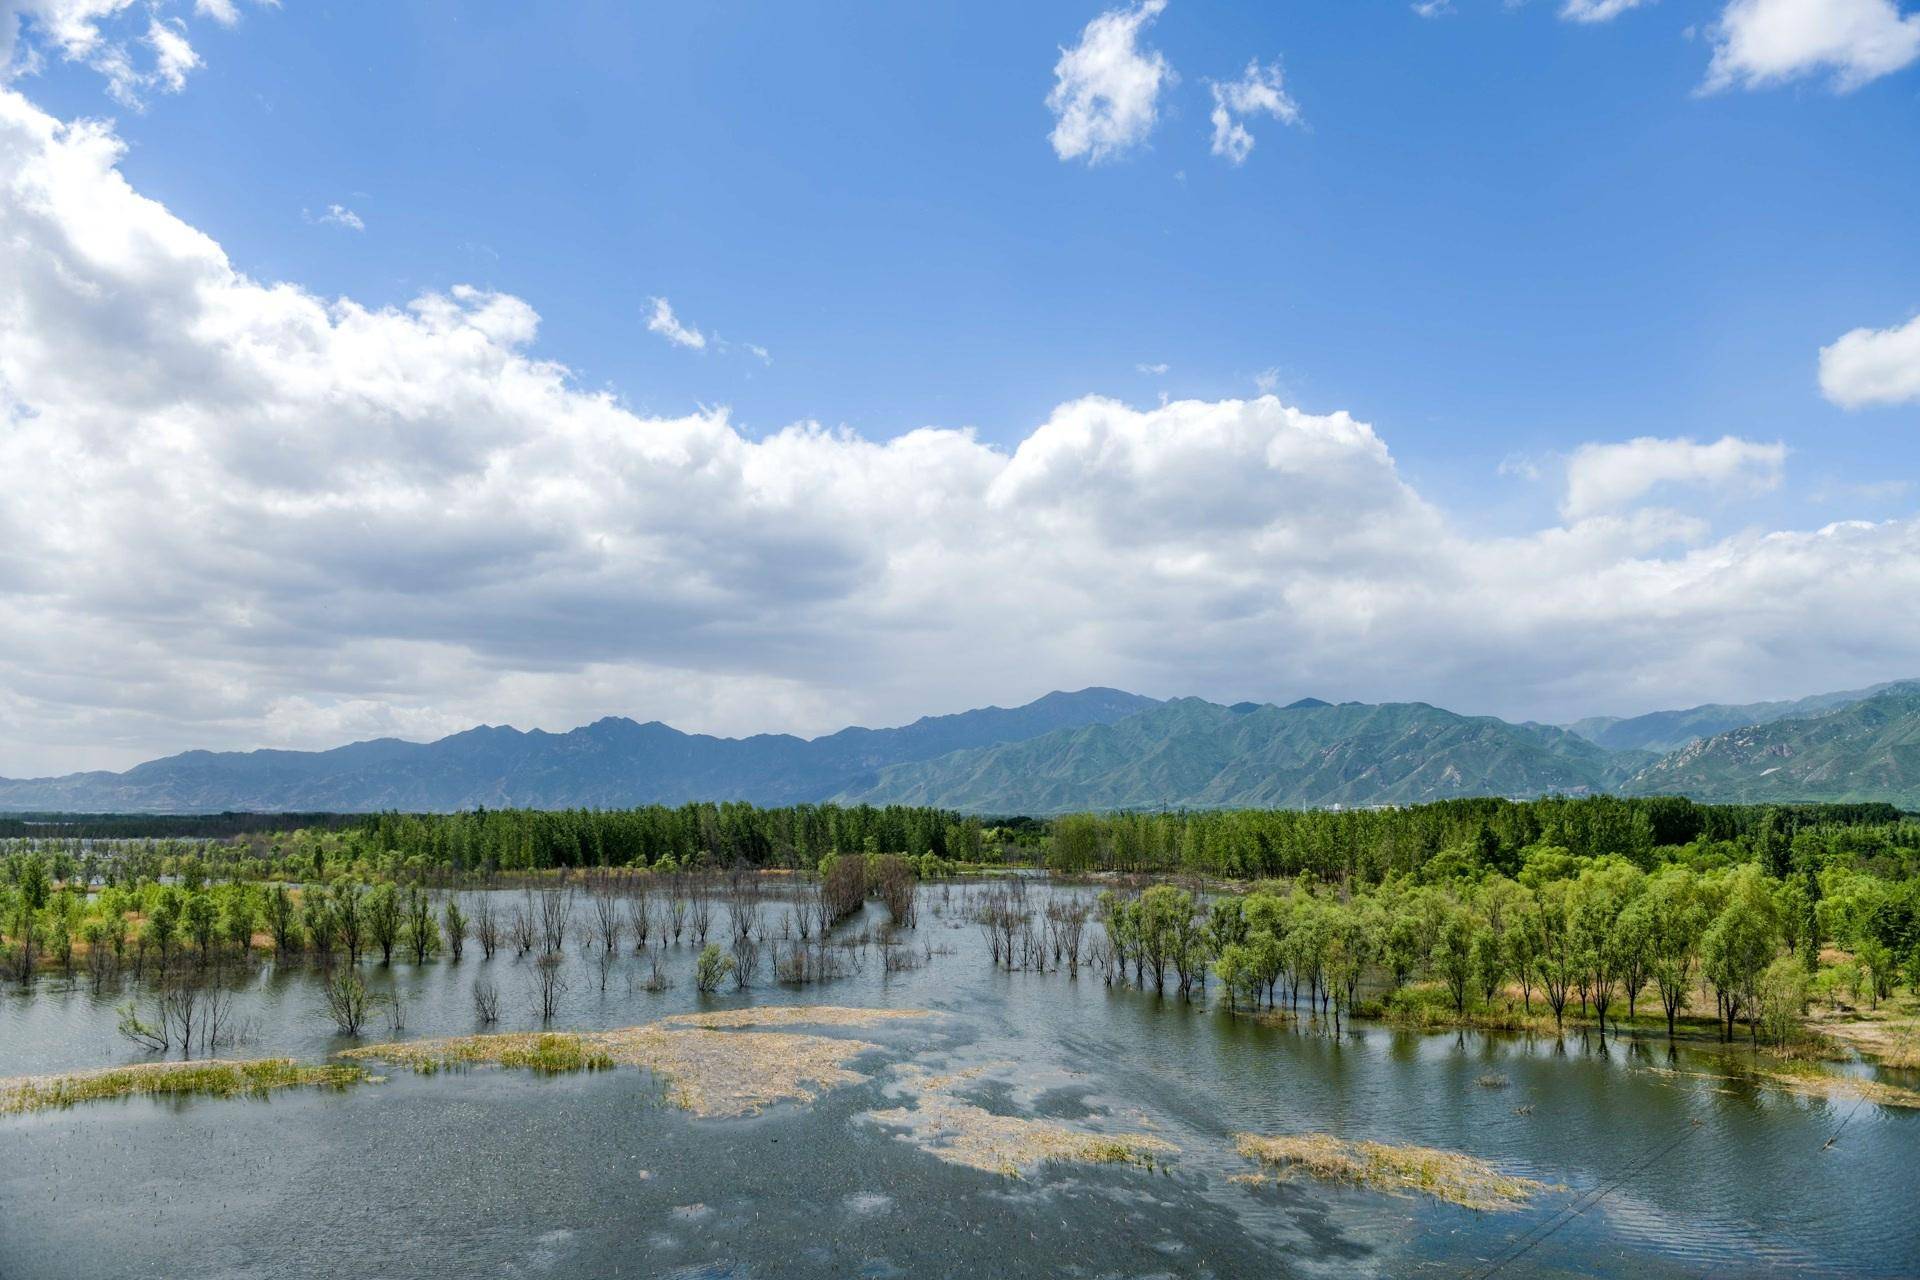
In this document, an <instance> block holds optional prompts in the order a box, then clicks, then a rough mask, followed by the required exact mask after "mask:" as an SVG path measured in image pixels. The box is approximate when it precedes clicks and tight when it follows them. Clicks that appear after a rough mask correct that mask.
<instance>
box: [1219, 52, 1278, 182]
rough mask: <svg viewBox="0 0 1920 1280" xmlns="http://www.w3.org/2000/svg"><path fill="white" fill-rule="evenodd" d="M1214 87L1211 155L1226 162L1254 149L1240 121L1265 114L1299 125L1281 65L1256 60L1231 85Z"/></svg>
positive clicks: (1233, 161)
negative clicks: (1264, 63)
mask: <svg viewBox="0 0 1920 1280" xmlns="http://www.w3.org/2000/svg"><path fill="white" fill-rule="evenodd" d="M1212 89H1213V114H1212V116H1211V119H1212V121H1213V154H1215V155H1217V156H1223V157H1225V158H1226V160H1227V162H1228V163H1229V164H1241V163H1244V162H1245V161H1246V158H1247V155H1248V154H1249V153H1250V152H1251V151H1252V150H1253V134H1252V133H1250V132H1248V130H1247V127H1246V125H1245V124H1243V123H1242V120H1243V119H1245V118H1246V117H1249V116H1256V115H1267V116H1272V117H1273V118H1274V119H1275V120H1278V121H1280V122H1281V123H1283V124H1299V123H1300V108H1299V105H1298V104H1296V103H1295V102H1294V100H1293V99H1292V98H1289V97H1288V96H1287V91H1286V89H1285V88H1284V87H1283V86H1282V84H1281V81H1280V64H1279V63H1277V62H1275V63H1271V64H1269V65H1267V66H1264V67H1263V66H1261V65H1260V63H1259V61H1258V59H1256V60H1254V61H1252V62H1249V63H1247V69H1246V71H1245V72H1243V73H1242V74H1241V76H1240V78H1239V79H1238V80H1235V81H1233V82H1232V83H1230V84H1220V83H1218V82H1215V83H1214V84H1213V86H1212Z"/></svg>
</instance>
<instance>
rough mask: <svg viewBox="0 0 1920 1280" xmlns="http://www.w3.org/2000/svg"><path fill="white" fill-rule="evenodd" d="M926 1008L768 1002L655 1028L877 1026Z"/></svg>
mask: <svg viewBox="0 0 1920 1280" xmlns="http://www.w3.org/2000/svg"><path fill="white" fill-rule="evenodd" d="M932 1016H933V1015H932V1014H930V1013H928V1012H927V1011H926V1010H925V1009H855V1008H849V1007H847V1006H845V1005H833V1004H769V1005H756V1006H754V1007H753V1008H749V1009H716V1010H713V1011H712V1012H710V1013H676V1014H671V1015H669V1016H668V1017H665V1018H662V1019H660V1020H659V1021H658V1022H656V1023H653V1024H652V1025H654V1026H656V1027H706V1028H708V1029H711V1030H728V1029H737V1028H740V1027H877V1026H882V1025H885V1024H886V1023H889V1022H898V1021H902V1020H905V1019H912V1018H930V1017H932Z"/></svg>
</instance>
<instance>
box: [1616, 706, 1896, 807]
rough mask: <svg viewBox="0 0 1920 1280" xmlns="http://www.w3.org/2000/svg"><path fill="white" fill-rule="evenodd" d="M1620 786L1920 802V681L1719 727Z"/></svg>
mask: <svg viewBox="0 0 1920 1280" xmlns="http://www.w3.org/2000/svg"><path fill="white" fill-rule="evenodd" d="M1620 790H1621V791H1622V792H1624V793H1626V794H1629V795H1680V794H1684V795H1687V796H1690V797H1692V798H1693V799H1695V800H1701V801H1710V802H1711V801H1724V802H1739V801H1783V802H1784V801H1793V800H1884V801H1887V802H1888V803H1891V804H1896V805H1899V806H1901V807H1902V808H1908V809H1911V808H1920V682H1906V683H1902V684H1897V685H1893V686H1891V687H1889V688H1888V689H1887V690H1886V691H1885V692H1882V693H1878V694H1875V695H1874V696H1873V697H1870V698H1865V699H1862V700H1860V701H1858V702H1854V703H1850V704H1848V705H1846V706H1843V707H1840V708H1838V709H1837V710H1833V711H1828V712H1826V713H1824V714H1821V715H1815V716H1803V717H1796V718H1793V719H1787V720H1776V721H1774V722H1773V723H1771V724H1763V725H1752V726H1747V727H1744V728H1739V729H1734V730H1731V731H1729V732H1726V733H1721V734H1716V735H1714V736H1713V737H1711V738H1706V739H1703V740H1701V741H1699V742H1696V743H1693V744H1691V745H1690V746H1686V747H1683V748H1681V749H1680V750H1678V751H1675V752H1673V753H1671V754H1669V755H1667V756H1664V757H1662V758H1661V759H1659V760H1658V761H1655V762H1654V763H1653V764H1650V765H1648V766H1646V767H1645V768H1643V769H1640V770H1638V771H1637V772H1635V773H1634V774H1633V775H1632V776H1630V777H1629V778H1627V779H1626V780H1625V781H1624V782H1623V783H1622V785H1621V787H1620Z"/></svg>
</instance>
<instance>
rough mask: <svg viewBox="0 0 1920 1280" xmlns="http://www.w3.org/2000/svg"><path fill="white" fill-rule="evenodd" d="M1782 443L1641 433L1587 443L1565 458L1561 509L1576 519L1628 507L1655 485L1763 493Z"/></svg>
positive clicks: (1775, 480) (1774, 482) (1773, 484)
mask: <svg viewBox="0 0 1920 1280" xmlns="http://www.w3.org/2000/svg"><path fill="white" fill-rule="evenodd" d="M1786 460H1787V447H1786V446H1785V445H1783V444H1778V443H1775V444H1762V443H1760V442H1758V441H1754V440H1742V439H1740V438H1738V437H1737V436H1722V437H1721V438H1720V439H1718V440H1715V441H1714V442H1713V443H1711V444H1696V443H1695V442H1694V441H1692V440H1686V439H1680V440H1664V439H1660V438H1659V437H1656V436H1641V437H1639V438H1637V439H1633V440H1628V441H1625V442H1623V443H1620V444H1588V445H1582V446H1581V447H1580V448H1578V449H1576V450H1575V451H1574V453H1573V456H1572V457H1571V458H1569V459H1568V460H1567V496H1566V499H1565V501H1564V502H1562V503H1561V510H1562V512H1563V513H1564V514H1565V515H1566V516H1567V517H1568V518H1569V519H1574V520H1580V519H1585V518H1588V517H1591V516H1597V515H1604V514H1607V513H1610V512H1616V511H1619V510H1622V509H1624V508H1626V507H1629V506H1632V505H1633V504H1634V503H1636V502H1638V501H1639V500H1640V499H1641V498H1643V497H1645V496H1646V495H1647V494H1649V493H1651V492H1653V491H1654V490H1655V489H1659V488H1670V487H1689V488H1698V489H1706V490H1709V491H1711V492H1713V493H1715V494H1719V495H1723V496H1728V495H1752V494H1758V493H1765V492H1767V491H1768V490H1771V489H1774V488H1777V487H1778V486H1779V484H1780V474H1781V469H1782V467H1783V466H1784V465H1785V463H1786Z"/></svg>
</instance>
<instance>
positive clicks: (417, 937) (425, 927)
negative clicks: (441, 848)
mask: <svg viewBox="0 0 1920 1280" xmlns="http://www.w3.org/2000/svg"><path fill="white" fill-rule="evenodd" d="M401 928H402V934H403V938H404V941H405V943H406V947H407V950H408V951H410V952H411V953H412V954H413V962H414V963H415V964H417V965H419V964H425V963H426V962H427V957H428V956H431V955H433V954H434V953H435V952H436V951H438V950H439V949H440V925H439V922H438V921H436V920H435V919H434V918H433V899H431V898H429V897H428V896H427V892H426V890H424V889H422V888H421V887H420V886H419V885H414V886H413V887H412V888H410V889H408V890H407V902H406V917H405V920H404V922H403V924H402V926H401Z"/></svg>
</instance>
